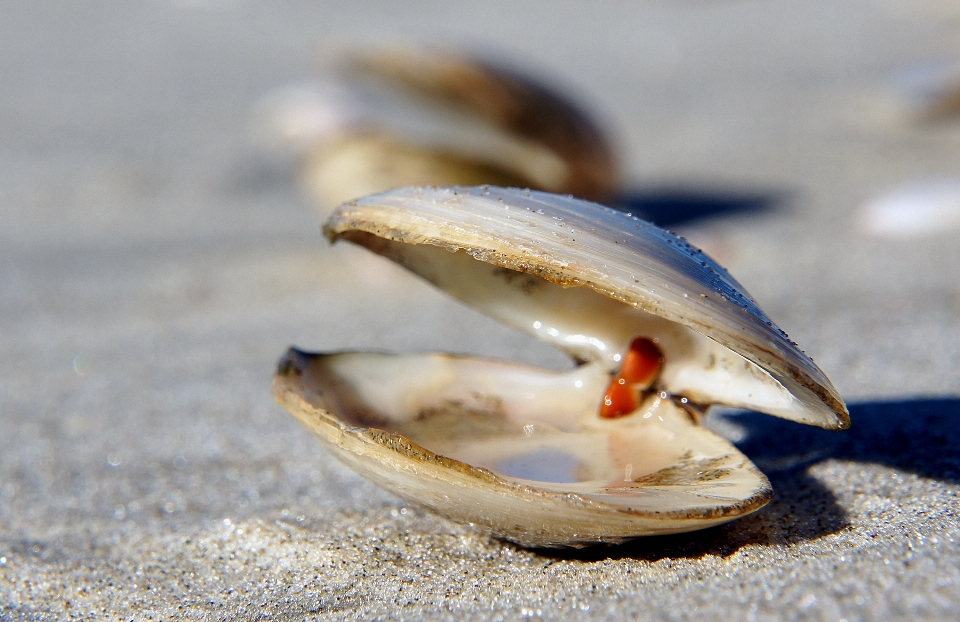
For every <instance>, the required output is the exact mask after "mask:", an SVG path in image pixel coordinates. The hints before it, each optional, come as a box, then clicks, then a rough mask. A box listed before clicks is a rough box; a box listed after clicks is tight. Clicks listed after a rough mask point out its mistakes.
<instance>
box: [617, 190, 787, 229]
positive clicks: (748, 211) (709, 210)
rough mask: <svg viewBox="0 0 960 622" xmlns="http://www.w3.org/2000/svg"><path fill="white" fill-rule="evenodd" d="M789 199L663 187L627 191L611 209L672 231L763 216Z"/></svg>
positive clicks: (775, 193)
mask: <svg viewBox="0 0 960 622" xmlns="http://www.w3.org/2000/svg"><path fill="white" fill-rule="evenodd" d="M789 199H790V195H789V193H788V192H786V191H783V190H781V191H764V190H757V189H738V188H715V187H710V186H702V187H698V186H665V187H651V188H644V189H635V190H631V191H628V192H626V193H624V194H623V195H621V196H620V197H618V199H617V200H616V201H615V202H614V203H613V204H612V207H615V208H617V209H619V210H621V211H624V212H630V213H632V214H634V215H636V216H639V217H640V218H643V219H644V220H649V221H650V222H653V223H656V224H657V225H659V226H661V227H675V226H678V225H689V224H694V223H697V222H699V221H702V220H707V219H710V218H718V217H723V216H746V215H759V214H765V213H768V212H771V211H774V210H776V209H778V208H780V207H782V206H783V205H784V204H785V203H787V202H788V201H789Z"/></svg>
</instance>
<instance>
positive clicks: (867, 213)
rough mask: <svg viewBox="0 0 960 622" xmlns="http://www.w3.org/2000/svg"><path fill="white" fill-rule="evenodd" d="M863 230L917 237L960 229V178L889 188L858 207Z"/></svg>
mask: <svg viewBox="0 0 960 622" xmlns="http://www.w3.org/2000/svg"><path fill="white" fill-rule="evenodd" d="M856 224H857V226H858V228H859V229H860V231H862V232H863V233H865V234H867V235H869V236H873V237H877V238H890V239H904V240H907V239H917V238H925V237H934V236H938V235H942V234H945V233H950V232H957V231H960V179H939V180H928V181H918V182H914V183H911V184H906V185H904V186H900V187H898V188H894V189H892V190H890V191H887V192H885V193H883V194H881V195H880V196H878V197H876V198H875V199H873V200H872V201H870V202H868V203H867V204H866V205H864V206H863V207H861V208H860V210H858V212H857V215H856Z"/></svg>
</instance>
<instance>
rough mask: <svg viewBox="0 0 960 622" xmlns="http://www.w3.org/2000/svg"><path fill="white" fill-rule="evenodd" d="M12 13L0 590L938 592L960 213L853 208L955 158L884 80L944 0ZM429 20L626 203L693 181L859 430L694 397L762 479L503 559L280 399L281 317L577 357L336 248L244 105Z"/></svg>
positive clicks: (896, 614)
mask: <svg viewBox="0 0 960 622" xmlns="http://www.w3.org/2000/svg"><path fill="white" fill-rule="evenodd" d="M0 15H2V16H3V17H2V18H0V618H2V619H4V620H6V619H10V620H14V619H26V620H33V619H36V620H46V619H50V620H53V619H93V618H104V619H120V618H123V619H138V620H140V619H142V620H150V619H154V620H159V619H165V620H167V619H209V620H220V619H238V618H239V619H281V620H287V619H290V620H295V619H311V618H312V617H314V616H316V617H323V618H324V619H386V618H395V619H401V618H402V619H421V618H450V619H482V620H486V619H490V620H494V619H517V618H534V619H536V618H544V619H591V620H592V619H609V620H620V619H627V618H629V617H641V618H645V619H663V620H687V619H702V618H704V617H705V616H711V617H714V616H717V615H720V616H726V617H729V618H730V619H814V620H840V619H845V620H868V619H869V620H875V619H944V618H953V619H956V618H957V617H958V613H957V612H958V611H960V524H958V518H960V487H958V484H960V449H958V446H960V371H958V370H960V234H958V233H957V232H956V231H954V230H949V228H947V227H944V228H943V229H942V230H935V231H933V232H932V233H931V234H930V235H927V236H920V237H914V238H910V239H891V238H883V237H876V236H874V237H871V236H868V235H865V234H864V233H863V226H862V225H861V224H858V222H859V221H858V220H857V216H856V214H857V210H859V209H860V208H861V206H863V205H864V204H866V203H868V202H869V201H871V200H872V199H873V198H874V197H876V196H879V195H881V194H882V193H883V192H885V191H887V190H889V189H890V188H893V187H896V186H898V185H899V184H903V183H909V182H913V181H916V180H924V179H934V178H954V179H955V178H957V177H960V121H956V120H950V119H944V120H940V121H937V122H931V123H916V122H913V121H912V120H911V118H910V114H911V112H910V111H911V110H912V109H911V108H910V106H911V105H912V104H911V103H910V98H909V96H904V95H902V94H901V91H898V90H897V89H898V88H900V87H899V86H898V85H899V84H901V83H902V80H900V79H899V78H898V76H903V75H908V74H909V72H910V71H911V68H916V67H924V66H928V65H929V64H930V63H934V64H935V63H939V62H947V63H949V62H956V61H957V60H958V59H960V8H958V7H957V5H956V3H955V2H952V1H947V0H942V1H940V0H858V1H850V2H840V1H838V0H830V1H827V0H789V1H787V0H784V1H773V0H764V1H761V0H750V1H747V0H729V1H728V0H712V1H706V0H704V1H695V0H688V1H687V0H677V1H672V2H671V1H667V0H662V1H648V2H615V1H609V2H591V3H573V2H558V1H552V2H526V3H511V2H462V3H430V2H418V3H392V2H356V3H341V4H334V3H321V2H286V3H282V4H279V3H277V4H272V3H269V4H268V3H258V2H253V1H248V0H208V1H204V0H195V1H189V0H181V1H173V0H146V1H143V2H137V3H120V2H86V3H66V2H60V3H57V2H45V1H44V2H29V3H27V2H9V1H7V2H2V3H0ZM434 38H438V39H439V40H440V41H442V42H446V43H452V44H460V45H469V46H472V47H475V48H478V49H483V50H488V51H491V52H493V53H496V54H501V55H502V56H503V57H504V58H507V59H510V60H512V61H514V62H515V63H517V64H518V65H519V66H522V67H524V68H526V69H527V70H528V71H532V72H534V73H535V74H536V75H538V76H540V77H541V78H542V79H543V80H545V81H546V82H547V83H549V84H552V85H554V86H555V87H557V88H559V89H560V90H561V91H562V92H564V93H566V94H567V95H568V96H570V97H571V98H573V99H574V100H575V101H577V102H579V103H580V104H581V105H583V106H584V107H586V108H587V109H589V110H590V111H591V112H592V113H593V114H595V115H596V116H597V117H598V118H599V119H600V120H601V122H602V124H603V126H604V128H605V129H606V130H607V132H608V133H609V134H610V135H611V136H612V137H613V139H614V140H615V143H616V145H617V149H618V153H619V155H620V157H621V161H622V162H623V168H624V175H625V178H626V179H627V182H628V188H629V189H630V193H631V194H632V196H633V197H634V198H635V200H637V201H647V202H648V203H649V202H650V201H651V200H654V201H661V203H663V202H665V203H666V204H670V202H671V201H673V203H675V204H676V203H683V204H685V205H687V206H688V207H690V206H692V213H691V217H688V218H684V219H682V222H677V223H675V224H674V225H672V226H673V228H676V229H677V230H678V231H680V232H681V233H682V234H684V235H686V236H687V237H688V238H689V239H690V240H691V241H692V242H693V243H695V244H699V245H702V246H703V247H704V248H705V249H706V250H707V251H708V252H710V253H711V254H713V255H714V256H715V257H716V258H717V259H718V260H719V261H720V262H721V263H723V264H724V265H726V266H727V267H728V268H729V270H730V271H731V272H732V273H733V274H734V275H735V276H736V277H737V278H738V279H739V280H740V281H741V282H742V283H743V284H744V285H745V286H746V287H747V289H748V290H749V291H750V292H751V293H752V294H753V296H754V297H755V298H756V299H757V301H758V302H759V303H760V305H761V306H762V307H763V308H764V309H765V310H766V311H767V313H768V314H769V315H770V316H771V317H772V318H773V319H774V320H776V321H777V323H778V324H779V325H780V326H782V327H783V328H784V329H786V330H787V331H788V332H789V333H790V334H791V337H792V338H793V339H794V340H796V341H798V342H799V343H800V344H801V346H802V347H803V348H804V349H805V350H806V351H807V352H808V353H809V354H811V355H812V356H813V357H814V359H815V360H816V361H817V362H818V363H819V364H820V366H821V367H822V368H823V369H824V370H825V371H826V372H827V374H828V375H830V376H831V378H832V379H833V380H834V381H835V383H836V384H837V386H838V387H839V389H840V390H841V392H842V393H843V394H844V395H845V397H846V398H847V401H848V403H849V404H850V407H851V413H852V416H853V420H854V429H853V430H851V431H849V432H846V433H828V432H823V431H819V430H811V429H807V428H804V427H802V426H798V425H794V424H788V423H785V422H781V421H778V420H773V419H772V418H769V417H763V416H759V415H752V414H729V415H727V416H724V417H720V418H718V419H717V420H716V421H715V423H714V424H713V425H715V426H716V427H717V429H719V430H721V431H722V432H723V433H724V434H726V435H727V436H728V437H730V438H732V439H733V440H735V441H736V442H737V443H738V445H739V446H741V448H742V449H743V450H744V451H745V452H746V453H747V455H748V456H750V457H751V458H753V459H754V460H755V461H756V463H757V464H758V466H760V468H761V469H762V470H764V471H765V472H766V473H767V474H768V475H769V476H770V478H771V481H772V482H773V485H774V488H775V489H776V492H777V497H776V499H775V500H774V501H773V502H772V503H771V505H770V506H768V507H767V508H765V509H764V510H762V511H760V512H759V513H757V514H756V515H753V516H750V517H747V518H745V519H742V520H739V521H737V522H734V523H731V524H729V525H726V526H723V527H720V528H715V529H710V530H707V531H704V532H701V533H695V534H685V535H680V536H672V537H668V538H657V539H648V540H643V541H638V542H636V543H631V544H628V545H624V546H620V547H613V548H598V549H591V550H587V551H585V552H580V553H563V552H545V551H528V550H523V549H519V548H517V547H514V546H512V545H510V544H505V543H502V542H499V541H496V540H491V539H489V538H488V537H486V536H484V535H483V534H481V533H478V532H475V531H473V530H472V529H471V528H469V527H464V526H459V525H455V524H452V523H449V522H446V521H444V520H442V519H439V518H436V517H433V516H432V515H430V514H427V513H425V512H423V511H421V510H419V509H416V508H412V507H409V506H407V505H405V504H404V503H402V502H401V501H399V500H398V499H396V498H395V497H393V496H391V495H390V494H388V493H386V492H383V491H380V490H378V489H376V488H374V487H373V486H372V485H370V484H368V483H367V482H365V481H364V480H362V479H360V478H358V477H357V476H355V475H353V474H352V473H351V472H349V471H347V470H345V469H344V468H342V467H341V466H340V465H339V464H338V463H336V462H335V461H334V460H333V459H332V458H331V457H330V456H329V455H327V454H326V453H324V452H323V451H322V450H321V448H320V447H319V445H318V444H317V443H316V442H315V441H314V440H313V439H312V438H311V437H310V436H309V434H308V433H307V432H306V431H305V430H303V429H302V428H301V427H300V426H299V424H297V423H296V422H295V421H294V420H293V418H291V417H290V416H288V415H287V414H286V413H284V412H283V411H282V410H281V408H280V407H279V406H277V405H275V404H274V402H273V400H272V398H271V396H270V392H269V385H270V375H271V373H272V371H273V367H274V364H275V361H276V360H277V358H278V357H279V356H280V354H281V353H282V352H283V351H284V349H285V348H286V347H287V346H288V345H290V344H297V345H299V346H302V347H304V348H313V349H337V348H347V347H351V348H353V347H367V348H372V347H373V348H385V349H416V350H434V349H436V350H449V351H457V352H470V353H479V354H485V355H490V356H498V357H508V358H518V359H522V360H527V361H532V362H542V363H547V364H561V363H562V357H560V355H558V354H556V353H554V352H552V351H550V350H549V349H547V348H546V347H544V346H542V345H540V344H538V343H536V342H534V341H533V340H532V339H528V338H525V337H523V336H518V335H517V334H514V333H512V332H511V331H508V330H507V329H504V328H502V327H500V326H498V325H496V324H495V323H494V322H493V321H491V320H488V319H486V318H484V317H481V316H479V315H478V314H476V313H474V312H472V311H469V310H465V309H464V308H462V307H460V306H459V305H458V304H456V303H454V302H452V301H450V300H448V299H446V298H445V297H444V296H442V295H440V294H438V293H436V292H433V291H431V290H430V289H429V288H428V287H427V286H425V285H423V284H421V283H418V282H416V281H414V280H412V279H407V278H405V277H404V276H402V275H400V274H399V272H398V270H397V269H394V268H392V267H390V266H385V265H381V264H380V263H379V262H375V261H371V260H368V259H364V258H362V257H361V256H360V255H361V251H360V250H358V249H354V248H346V247H345V248H339V247H335V248H329V247H328V246H327V244H326V242H325V241H324V240H323V239H322V238H321V236H320V233H319V218H318V216H317V215H316V213H315V211H314V208H313V207H312V206H311V205H310V204H309V202H308V201H307V200H306V199H305V198H303V196H302V195H301V194H300V192H299V190H298V189H297V186H296V183H295V166H294V162H293V161H292V160H291V159H290V158H287V157H285V156H283V155H282V154H277V153H275V152H270V151H268V150H266V149H265V148H264V147H263V145H262V144H260V143H258V142H257V141H256V140H255V138H254V137H253V132H252V131H251V117H252V111H253V109H254V106H255V104H256V103H257V102H258V101H259V99H260V98H261V97H262V96H263V95H264V94H265V93H267V92H269V91H271V90H272V89H274V88H277V87H280V86H282V85H284V84H288V83H291V82H297V81H300V80H304V79H307V78H310V77H311V76H313V75H314V74H315V68H316V66H317V65H318V62H319V59H320V57H321V56H322V51H323V50H324V49H326V48H325V46H327V45H329V44H330V43H331V42H335V41H339V42H344V41H346V42H350V41H354V40H397V39H400V40H412V41H423V40H432V39H434ZM904 72H907V73H906V74H905V73H904ZM898 80H900V81H899V82H898ZM691 197H692V198H691ZM684 202H685V203H684ZM744 205H749V206H750V207H751V209H741V208H743V206H744ZM718 206H719V207H718ZM713 208H718V209H713ZM698 210H699V211H698ZM710 210H713V214H712V216H711V217H709V218H706V217H702V218H696V217H695V216H697V215H698V214H699V215H701V216H703V215H705V214H706V212H709V211H710Z"/></svg>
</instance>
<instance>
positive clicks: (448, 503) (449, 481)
mask: <svg viewBox="0 0 960 622" xmlns="http://www.w3.org/2000/svg"><path fill="white" fill-rule="evenodd" d="M325 229H326V232H327V234H328V236H329V237H330V238H331V239H332V240H336V239H341V238H342V239H346V240H349V241H351V242H354V243H356V244H360V245H362V246H364V247H366V248H368V249H370V250H372V251H374V252H376V253H379V254H381V255H384V256H386V257H389V258H390V259H392V260H394V261H396V262H398V263H400V264H401V265H403V266H405V267H406V268H408V269H409V270H411V271H412V272H414V273H416V274H417V275H419V276H421V277H422V278H425V279H426V280H428V281H430V282H431V283H434V284H435V285H437V286H439V287H441V288H442V289H444V290H446V291H447V292H449V293H450V294H452V295H453V296H456V297H457V298H460V299H461V300H463V301H464V302H466V303H468V304H471V305H473V306H476V307H477V308H479V309H480V310H482V311H484V312H486V313H488V314H489V315H491V316H493V317H494V318H497V319H499V320H501V321H503V322H505V323H507V324H509V325H511V326H514V327H516V328H518V329H520V330H525V331H527V332H530V333H532V334H534V335H536V336H538V337H540V338H542V339H544V340H545V341H547V342H548V343H550V344H552V345H554V346H556V347H558V348H560V349H561V350H563V351H565V352H567V353H569V355H570V356H571V358H572V359H574V360H575V361H577V362H578V365H577V366H576V367H574V368H572V369H569V370H548V369H539V368H534V367H529V366H524V365H519V364H514V363H510V362H505V361H491V360H486V359H476V358H470V357H462V356H453V355H446V354H434V355H424V354H406V355H405V354H382V353H372V352H343V353H333V354H307V353H303V352H299V351H297V350H291V351H290V352H289V353H288V354H287V356H286V357H284V359H283V361H282V362H281V366H280V369H279V371H278V373H277V375H276V377H275V382H274V393H275V395H276V397H277V399H278V401H279V402H280V403H281V404H283V405H284V406H285V407H286V408H287V409H288V410H290V411H291V412H292V413H293V414H294V415H295V416H296V417H297V418H298V419H299V420H300V421H301V422H303V423H304V424H305V425H306V426H307V427H308V428H310V429H311V430H312V431H313V432H314V433H315V434H316V435H317V436H318V438H320V440H321V441H323V442H324V443H325V444H326V445H327V446H328V447H330V448H331V449H332V450H333V454H334V455H335V456H337V457H338V458H339V459H341V460H343V461H344V462H346V463H347V464H348V465H350V466H351V467H352V468H354V469H356V470H357V471H358V472H360V473H362V474H364V475H366V476H367V477H369V478H371V479H372V480H374V481H375V482H377V483H379V484H381V485H383V486H385V487H387V488H388V489H390V490H392V491H394V492H396V493H397V494H399V495H400V496H402V497H405V498H407V499H408V500H410V501H413V502H415V503H419V504H421V505H424V506H426V507H429V508H431V509H433V510H436V511H437V512H439V513H441V514H444V515H446V516H449V517H451V518H453V519H455V520H459V521H463V522H470V523H475V524H478V525H481V526H484V527H486V528H487V529H489V530H490V531H491V532H492V533H493V534H495V535H497V536H499V537H504V538H507V539H510V540H513V541H516V542H519V543H521V544H524V545H528V546H582V545H585V544H590V543H596V542H618V541H622V540H624V539H628V538H633V537H637V536H642V535H651V534H660V533H671V532H679V531H689V530H694V529H700V528H704V527H708V526H710V525H714V524H717V523H721V522H724V521H728V520H731V519H733V518H736V517H738V516H742V515H744V514H747V513H749V512H752V511H754V510H756V509H758V508H760V507H762V506H763V505H764V504H765V503H766V502H767V501H768V500H769V498H770V496H771V490H770V486H769V483H768V482H767V480H766V478H765V477H764V476H763V474H761V473H760V472H759V471H758V470H757V469H756V468H755V467H754V466H753V464H752V463H751V462H750V461H749V460H748V459H747V458H746V457H745V456H744V455H743V454H741V453H740V452H739V451H738V450H737V449H736V448H735V447H733V446H732V445H731V444H730V443H728V442H727V441H726V440H724V439H722V438H720V437H719V436H717V435H715V434H714V433H712V432H710V431H709V430H707V429H706V428H703V427H702V426H700V425H699V419H700V415H701V413H702V412H703V411H704V410H705V409H706V408H707V407H708V406H710V405H712V404H725V405H731V406H738V407H744V408H750V409H753V410H758V411H762V412H767V413H770V414H773V415H776V416H780V417H785V418H789V419H793V420H796V421H801V422H804V423H811V424H815V425H820V426H823V427H826V428H834V429H841V428H844V427H847V426H848V425H849V416H848V415H847V411H846V407H845V406H844V404H843V401H842V399H841V398H840V396H839V394H838V393H837V391H836V389H835V388H834V387H833V386H832V384H831V383H830V381H829V380H828V379H827V378H826V376H825V375H824V374H823V372H821V371H820V369H819V368H818V367H817V366H816V365H815V364H814V363H813V361H811V360H810V359H809V358H808V357H807V356H806V355H804V354H803V353H802V352H801V351H800V350H799V349H798V348H797V347H796V345H795V344H793V343H792V342H791V341H790V340H789V339H788V338H787V336H786V335H785V334H784V333H783V332H782V331H780V330H779V329H778V328H777V327H776V326H775V325H774V324H773V323H772V322H771V321H770V320H769V319H768V318H767V317H766V316H765V315H764V314H763V312H762V311H760V309H759V308H758V307H757V306H756V304H755V303H754V301H753V300H752V299H751V298H750V297H749V295H748V294H746V292H745V291H744V290H743V288H742V287H741V286H740V285H739V284H738V283H737V282H736V281H735V280H734V279H733V278H732V277H731V276H730V275H729V274H728V273H727V272H726V271H725V270H724V269H723V268H721V267H720V266H718V265H717V264H716V263H715V262H713V261H712V260H711V259H710V258H709V257H706V256H705V255H703V254H702V253H701V252H699V251H698V250H696V249H694V248H692V247H690V246H689V245H688V244H686V242H684V241H683V240H682V239H680V238H677V237H675V236H673V235H671V234H669V233H667V232H665V231H662V230H660V229H658V228H657V227H655V226H654V225H651V224H650V223H647V222H644V221H642V220H639V219H637V218H635V217H632V216H629V215H627V214H624V213H622V212H618V211H616V210H612V209H609V208H605V207H603V206H600V205H597V204H594V203H589V202H586V201H581V200H577V199H572V198H566V197H561V196H557V195H551V194H546V193H539V192H530V191H520V190H505V189H500V188H492V187H479V188H407V189H402V190H396V191H393V192H388V193H385V194H382V195H377V196H372V197H367V198H364V199H361V200H358V201H354V202H352V203H349V204H346V205H343V206H341V207H340V208H339V209H338V210H337V211H336V212H335V213H334V215H333V216H332V217H331V219H330V220H329V221H328V223H327V225H326V227H325ZM637 338H642V339H644V340H647V342H648V343H649V344H656V345H655V346H651V347H654V348H656V351H657V352H658V353H660V354H661V355H662V356H660V357H659V363H658V367H657V369H658V371H657V374H656V376H655V378H654V379H653V380H652V381H650V382H649V383H647V384H646V385H644V386H643V388H642V390H640V391H639V393H635V395H636V396H637V397H636V403H635V404H634V405H632V406H631V407H630V408H628V409H626V410H625V411H624V412H621V413H617V414H616V416H615V417H612V418H607V417H605V416H604V417H601V416H600V414H599V413H600V412H601V408H602V405H603V404H604V403H607V401H608V399H607V398H608V395H611V394H612V393H611V391H613V389H614V388H615V383H616V382H619V381H620V380H618V379H622V378H624V377H625V374H626V372H625V371H624V369H625V368H626V365H627V363H626V361H627V359H628V357H629V356H630V353H631V352H632V351H633V350H632V349H633V348H634V344H636V339H637ZM621 384H623V383H622V382H621ZM605 388H606V391H607V393H606V394H605Z"/></svg>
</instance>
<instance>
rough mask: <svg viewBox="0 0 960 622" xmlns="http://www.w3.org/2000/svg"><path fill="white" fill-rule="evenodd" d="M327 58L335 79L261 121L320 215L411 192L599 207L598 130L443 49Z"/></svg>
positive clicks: (609, 169) (547, 96)
mask: <svg viewBox="0 0 960 622" xmlns="http://www.w3.org/2000/svg"><path fill="white" fill-rule="evenodd" d="M336 56H337V62H336V63H335V67H336V75H337V77H336V79H331V80H327V81H326V82H323V83H320V84H316V85H312V86H306V85H300V86H297V87H294V88H291V89H288V90H285V91H283V92H279V93H275V94H274V95H273V96H271V97H268V98H267V100H266V101H265V102H264V104H263V105H262V106H261V115H260V116H261V120H262V121H263V124H264V125H265V126H267V128H268V129H267V133H269V134H272V135H274V136H278V137H281V138H282V139H283V140H284V142H285V143H287V144H289V145H290V146H292V147H294V148H295V149H297V150H298V151H300V152H301V153H302V154H303V160H304V165H303V173H302V181H303V184H304V185H305V186H306V188H307V189H308V190H309V192H310V193H311V194H312V195H313V196H314V197H315V198H316V199H317V200H318V201H319V203H320V204H321V205H322V206H328V207H327V209H330V208H332V207H333V206H336V205H339V204H340V203H342V202H344V201H349V200H351V199H355V198H358V197H361V196H365V195H367V194H372V193H375V192H383V191H386V190H390V189H392V188H397V187H402V186H409V185H477V184H495V185H519V186H527V187H531V188H536V189H541V190H547V191H551V192H561V193H572V194H575V195H577V196H580V197H584V198H587V199H591V200H600V201H602V200H606V199H608V198H609V197H610V196H612V194H613V192H614V191H615V190H616V187H617V184H618V177H617V172H616V166H615V163H614V157H613V151H612V149H611V147H610V145H609V144H608V142H607V140H606V138H605V137H604V135H603V133H602V132H601V131H600V129H599V128H598V127H597V125H596V123H594V122H593V121H592V120H591V119H590V118H589V116H588V115H586V114H585V113H584V112H582V111H581V110H580V109H579V108H577V107H576V106H575V105H573V104H572V103H570V102H568V101H567V100H566V99H565V98H564V97H563V96H561V95H560V94H558V93H556V92H555V91H554V90H552V89H550V88H548V87H545V86H544V85H542V84H540V83H539V82H538V81H536V80H534V79H532V78H530V77H527V76H524V75H521V74H519V73H517V72H514V71H512V70H510V69H507V68H505V67H504V66H502V64H497V63H494V62H492V61H490V60H486V59H482V58H480V57H478V56H473V55H469V54H465V53H463V52H461V51H458V50H453V49H431V48H415V47H376V48H368V49H364V50H359V49H357V50H353V51H350V52H344V53H341V54H339V55H336Z"/></svg>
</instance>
